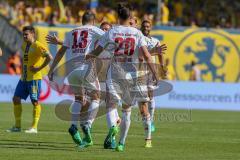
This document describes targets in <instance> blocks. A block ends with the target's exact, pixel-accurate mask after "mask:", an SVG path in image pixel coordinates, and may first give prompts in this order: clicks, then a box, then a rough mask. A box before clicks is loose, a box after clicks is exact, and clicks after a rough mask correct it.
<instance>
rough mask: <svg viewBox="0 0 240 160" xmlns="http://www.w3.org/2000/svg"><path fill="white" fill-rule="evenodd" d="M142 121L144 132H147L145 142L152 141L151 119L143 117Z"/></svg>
mask: <svg viewBox="0 0 240 160" xmlns="http://www.w3.org/2000/svg"><path fill="white" fill-rule="evenodd" d="M142 121H143V127H144V132H145V140H148V139H151V119H150V115H148V116H143V117H142Z"/></svg>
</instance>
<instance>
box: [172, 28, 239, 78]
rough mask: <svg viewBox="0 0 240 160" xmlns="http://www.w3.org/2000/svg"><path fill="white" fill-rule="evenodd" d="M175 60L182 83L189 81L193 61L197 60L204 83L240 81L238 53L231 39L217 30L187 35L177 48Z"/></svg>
mask: <svg viewBox="0 0 240 160" xmlns="http://www.w3.org/2000/svg"><path fill="white" fill-rule="evenodd" d="M174 57H175V58H174V66H175V69H176V74H177V77H178V79H180V80H188V78H189V73H190V70H191V62H192V61H195V62H196V64H197V65H198V67H199V68H200V70H201V79H202V80H203V81H213V82H235V81H238V77H239V50H238V48H237V46H236V44H235V43H234V42H233V41H232V40H231V39H230V38H228V37H227V36H225V35H223V34H220V33H218V32H216V31H211V30H208V31H207V30H206V31H204V30H199V31H195V32H192V33H190V34H188V35H187V36H186V37H185V38H183V40H182V41H181V42H180V43H179V45H178V46H177V48H176V51H175V56H174Z"/></svg>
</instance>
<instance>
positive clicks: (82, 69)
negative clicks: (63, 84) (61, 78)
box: [68, 62, 100, 93]
mask: <svg viewBox="0 0 240 160" xmlns="http://www.w3.org/2000/svg"><path fill="white" fill-rule="evenodd" d="M68 83H69V85H70V86H71V89H72V91H73V92H74V93H79V90H81V89H83V88H84V89H85V90H86V91H87V92H91V91H93V90H95V91H99V90H100V84H99V80H98V78H97V74H96V72H95V69H94V63H93V62H88V63H84V64H81V65H80V66H79V67H78V68H76V69H74V70H73V71H72V72H71V73H70V74H69V75H68Z"/></svg>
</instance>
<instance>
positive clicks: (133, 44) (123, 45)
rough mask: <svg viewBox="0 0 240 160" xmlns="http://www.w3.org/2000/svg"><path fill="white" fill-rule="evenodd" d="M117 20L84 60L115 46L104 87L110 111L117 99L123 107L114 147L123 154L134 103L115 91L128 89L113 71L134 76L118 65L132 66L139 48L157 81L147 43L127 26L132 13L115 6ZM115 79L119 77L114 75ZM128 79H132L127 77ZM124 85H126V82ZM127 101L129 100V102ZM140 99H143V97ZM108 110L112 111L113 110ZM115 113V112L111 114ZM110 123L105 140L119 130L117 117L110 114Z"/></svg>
mask: <svg viewBox="0 0 240 160" xmlns="http://www.w3.org/2000/svg"><path fill="white" fill-rule="evenodd" d="M117 12H118V18H119V24H120V25H119V26H115V27H113V28H112V29H111V30H109V31H108V32H106V33H105V34H104V35H103V36H102V37H101V38H100V40H99V43H98V47H97V48H96V49H95V50H94V51H92V52H91V53H89V54H88V55H87V56H86V58H87V59H89V58H93V57H94V56H98V55H99V54H100V53H101V52H102V51H103V50H104V48H108V47H109V46H115V48H114V50H112V51H111V54H113V58H112V64H111V66H110V67H109V69H108V75H107V85H108V88H109V93H110V96H111V107H112V110H113V109H114V108H115V109H116V107H117V105H118V101H119V99H122V101H123V105H122V111H123V113H122V121H121V124H120V130H121V131H120V140H119V144H118V146H117V148H116V150H117V151H123V150H124V146H125V140H126V137H127V133H128V129H129V127H130V121H131V120H130V114H131V112H130V111H131V108H130V106H131V105H133V104H134V102H133V101H131V98H132V97H126V94H127V95H129V93H128V90H124V91H125V92H124V93H123V92H118V90H117V89H116V86H120V88H123V89H128V88H126V87H128V86H129V83H128V79H127V78H126V79H122V80H121V79H120V80H116V79H114V77H113V75H114V74H118V73H114V72H112V71H113V70H114V68H115V69H118V70H115V71H119V70H120V72H121V71H124V73H129V74H130V76H129V74H126V75H128V76H127V77H133V76H134V75H136V72H137V70H136V69H135V70H131V72H129V71H128V69H129V68H121V67H119V66H118V64H119V65H121V64H126V65H127V64H129V65H131V64H134V63H135V61H138V58H139V55H138V54H137V53H138V52H136V50H138V49H140V51H141V52H142V54H143V57H144V59H145V61H146V63H147V64H148V66H149V68H150V71H151V72H152V73H153V75H154V79H156V81H157V80H158V79H157V77H156V76H155V75H156V71H155V69H154V66H153V65H152V61H151V55H150V54H149V52H148V50H147V47H146V42H145V40H144V36H143V34H142V33H141V31H139V30H138V29H136V28H133V27H130V26H129V23H130V17H131V11H130V8H129V7H127V6H124V5H121V4H119V5H118V11H117ZM117 76H118V75H117ZM130 79H131V78H130ZM125 82H127V83H125ZM138 93H139V94H141V91H140V90H139V91H138ZM127 98H129V99H130V101H128V99H127ZM142 98H143V99H144V98H145V97H142ZM112 110H111V111H112ZM111 113H113V114H115V112H111ZM109 121H110V122H109V123H110V124H111V128H110V129H109V133H108V135H107V138H106V140H105V141H107V140H108V139H111V138H112V137H113V136H115V134H116V133H117V132H118V129H117V127H116V123H117V118H116V116H115V115H111V116H110V118H109Z"/></svg>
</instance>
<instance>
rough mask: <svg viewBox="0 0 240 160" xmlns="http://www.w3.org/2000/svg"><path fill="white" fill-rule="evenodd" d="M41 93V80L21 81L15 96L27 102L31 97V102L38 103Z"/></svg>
mask: <svg viewBox="0 0 240 160" xmlns="http://www.w3.org/2000/svg"><path fill="white" fill-rule="evenodd" d="M40 91H41V80H32V81H22V80H19V82H18V84H17V87H16V90H15V93H14V96H16V97H20V98H21V99H24V100H26V99H27V97H28V96H30V99H31V101H33V100H34V101H38V99H39V97H40Z"/></svg>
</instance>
